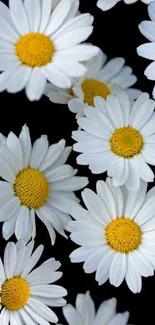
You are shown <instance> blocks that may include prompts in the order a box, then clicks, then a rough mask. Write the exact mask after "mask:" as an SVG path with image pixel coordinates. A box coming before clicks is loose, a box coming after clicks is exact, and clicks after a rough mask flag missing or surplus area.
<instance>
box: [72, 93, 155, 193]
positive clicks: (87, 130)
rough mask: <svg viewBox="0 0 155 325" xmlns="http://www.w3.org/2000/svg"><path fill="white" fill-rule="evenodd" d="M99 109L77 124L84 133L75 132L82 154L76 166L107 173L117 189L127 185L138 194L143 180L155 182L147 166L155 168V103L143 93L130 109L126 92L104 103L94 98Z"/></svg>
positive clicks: (90, 109)
mask: <svg viewBox="0 0 155 325" xmlns="http://www.w3.org/2000/svg"><path fill="white" fill-rule="evenodd" d="M94 103H95V107H96V109H95V110H94V108H93V107H86V108H85V109H84V112H85V115H86V117H80V118H79V119H78V124H79V126H80V128H81V129H83V130H84V131H74V132H73V133H72V137H73V139H74V140H76V141H77V142H78V143H76V144H74V150H75V151H77V152H80V153H82V154H80V155H79V156H78V157H77V163H78V164H80V165H89V169H90V170H91V172H92V173H94V174H100V173H104V172H106V171H107V173H108V176H110V177H112V178H113V185H114V186H121V185H123V184H125V185H126V187H127V188H128V190H131V191H132V190H133V191H134V190H137V189H138V188H139V185H140V179H143V180H144V181H146V182H153V180H154V174H153V172H152V170H151V168H150V167H149V166H148V164H151V165H155V155H154V152H155V127H154V125H155V113H154V107H155V101H154V100H152V99H149V95H148V94H147V93H142V95H140V97H139V98H138V99H137V100H136V101H135V103H134V105H133V106H132V107H131V104H130V102H129V98H128V96H127V94H126V93H125V92H124V91H119V92H118V93H117V95H116V96H113V95H109V96H108V97H107V100H106V101H104V99H102V98H101V97H95V100H94Z"/></svg>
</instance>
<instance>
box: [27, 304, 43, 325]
mask: <svg viewBox="0 0 155 325" xmlns="http://www.w3.org/2000/svg"><path fill="white" fill-rule="evenodd" d="M24 309H25V311H26V312H27V314H28V315H29V316H30V317H32V319H33V320H34V322H35V323H36V322H37V323H38V324H40V325H49V322H47V321H46V320H45V319H44V318H43V317H41V316H40V315H38V314H37V313H36V312H35V311H33V309H31V307H29V306H28V305H25V306H24Z"/></svg>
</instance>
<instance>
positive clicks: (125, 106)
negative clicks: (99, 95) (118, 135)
mask: <svg viewBox="0 0 155 325" xmlns="http://www.w3.org/2000/svg"><path fill="white" fill-rule="evenodd" d="M116 97H117V99H118V101H119V103H120V105H121V108H122V112H123V121H124V122H123V123H124V126H128V125H129V116H130V101H129V97H128V96H127V94H126V93H125V92H124V91H119V92H117V95H116Z"/></svg>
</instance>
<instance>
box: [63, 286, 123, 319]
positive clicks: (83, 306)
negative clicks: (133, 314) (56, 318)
mask: <svg viewBox="0 0 155 325" xmlns="http://www.w3.org/2000/svg"><path fill="white" fill-rule="evenodd" d="M116 306H117V300H116V299H115V298H112V299H109V300H105V301H104V302H102V304H101V305H100V306H99V309H98V311H97V312H95V304H94V302H93V300H92V298H91V296H90V293H89V292H86V294H78V295H77V297H76V308H74V307H73V306H72V305H70V304H67V305H66V306H65V307H63V314H64V316H65V318H66V320H67V322H68V324H69V325H75V324H78V325H87V324H89V325H100V324H102V325H126V324H127V321H128V318H129V313H128V312H125V313H116Z"/></svg>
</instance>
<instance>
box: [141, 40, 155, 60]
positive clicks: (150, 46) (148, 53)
mask: <svg viewBox="0 0 155 325" xmlns="http://www.w3.org/2000/svg"><path fill="white" fill-rule="evenodd" d="M154 51H155V43H145V44H142V45H140V46H138V47H137V53H138V55H140V56H142V57H143V58H146V59H149V60H155V53H154Z"/></svg>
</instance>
